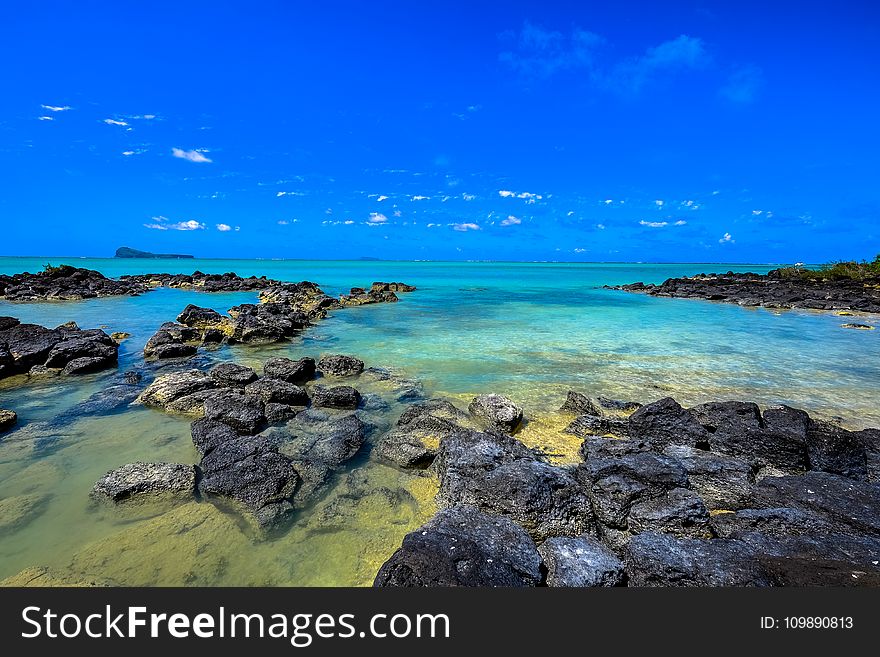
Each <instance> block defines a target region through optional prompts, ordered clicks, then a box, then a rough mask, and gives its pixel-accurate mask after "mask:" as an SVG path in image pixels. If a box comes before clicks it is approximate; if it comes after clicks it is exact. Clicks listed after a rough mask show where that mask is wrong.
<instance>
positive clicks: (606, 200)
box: [605, 198, 614, 205]
mask: <svg viewBox="0 0 880 657" xmlns="http://www.w3.org/2000/svg"><path fill="white" fill-rule="evenodd" d="M612 203H614V199H610V198H606V199H605V205H611V204H612Z"/></svg>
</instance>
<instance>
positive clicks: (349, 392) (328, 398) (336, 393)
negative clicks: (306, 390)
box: [312, 386, 361, 409]
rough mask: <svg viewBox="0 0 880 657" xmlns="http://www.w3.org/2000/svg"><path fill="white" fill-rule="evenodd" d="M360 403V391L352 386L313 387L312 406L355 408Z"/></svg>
mask: <svg viewBox="0 0 880 657" xmlns="http://www.w3.org/2000/svg"><path fill="white" fill-rule="evenodd" d="M360 403H361V395H360V393H359V392H358V391H357V390H355V389H354V388H352V387H351V386H332V387H328V386H315V387H314V388H312V406H314V407H316V408H322V407H323V408H341V409H355V408H357V407H358V406H359V405H360Z"/></svg>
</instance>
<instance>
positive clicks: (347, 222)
mask: <svg viewBox="0 0 880 657" xmlns="http://www.w3.org/2000/svg"><path fill="white" fill-rule="evenodd" d="M342 223H344V224H345V225H346V226H351V225H352V224H353V223H354V221H352V220H351V219H346V220H345V221H343V222H342Z"/></svg>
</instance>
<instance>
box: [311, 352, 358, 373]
mask: <svg viewBox="0 0 880 657" xmlns="http://www.w3.org/2000/svg"><path fill="white" fill-rule="evenodd" d="M317 368H318V371H319V372H321V374H323V375H324V376H355V375H357V374H360V373H361V372H363V371H364V361H362V360H361V359H359V358H355V357H354V356H344V355H341V354H334V355H328V356H322V357H321V360H319V361H318V365H317Z"/></svg>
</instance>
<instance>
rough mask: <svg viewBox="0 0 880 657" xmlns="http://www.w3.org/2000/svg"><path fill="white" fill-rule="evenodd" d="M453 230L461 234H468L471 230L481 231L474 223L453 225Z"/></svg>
mask: <svg viewBox="0 0 880 657" xmlns="http://www.w3.org/2000/svg"><path fill="white" fill-rule="evenodd" d="M452 230H457V231H458V232H460V233H466V232H467V231H469V230H480V227H479V226H478V225H477V224H473V223H463V224H452Z"/></svg>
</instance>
